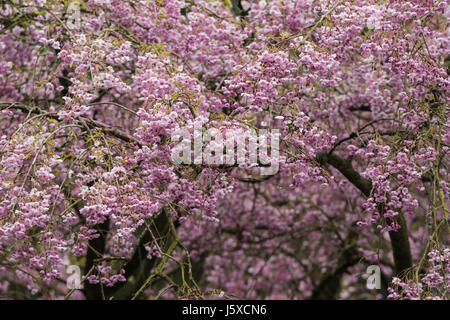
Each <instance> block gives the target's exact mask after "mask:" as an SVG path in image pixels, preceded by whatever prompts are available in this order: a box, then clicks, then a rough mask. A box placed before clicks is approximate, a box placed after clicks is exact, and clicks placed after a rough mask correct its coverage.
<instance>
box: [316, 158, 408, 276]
mask: <svg viewBox="0 0 450 320" xmlns="http://www.w3.org/2000/svg"><path fill="white" fill-rule="evenodd" d="M316 158H317V161H318V162H319V163H320V164H326V163H328V164H330V165H331V166H333V167H334V168H335V169H337V170H338V171H339V172H340V173H342V175H344V177H346V178H347V179H348V181H350V182H351V183H352V184H353V185H354V186H355V187H357V188H358V189H359V190H360V191H361V192H362V193H363V194H364V195H365V196H366V197H369V196H370V194H371V192H372V181H370V180H369V179H366V178H364V177H362V176H361V175H360V174H359V173H358V172H357V171H356V170H355V168H353V165H352V163H351V160H346V159H343V158H341V157H339V156H338V155H336V154H334V153H331V154H330V153H328V152H327V151H321V152H318V153H317V155H316ZM393 219H394V221H395V222H396V223H397V224H398V225H399V226H400V229H399V230H398V231H389V237H390V240H391V245H392V252H393V255H394V263H395V274H396V275H400V274H402V273H404V272H405V271H406V270H407V269H409V268H411V267H412V256H411V247H410V245H409V239H408V228H407V224H406V221H405V217H404V216H403V213H402V212H398V215H396V216H395V217H394V218H393Z"/></svg>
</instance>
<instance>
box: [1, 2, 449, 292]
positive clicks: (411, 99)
mask: <svg viewBox="0 0 450 320" xmlns="http://www.w3.org/2000/svg"><path fill="white" fill-rule="evenodd" d="M449 18H450V8H449V6H448V4H447V2H446V1H439V0H414V1H403V0H398V1H397V0H390V1H376V0H364V1H363V0H354V1H348V0H344V1H327V0H261V1H257V0H256V1H254V0H248V1H244V0H242V1H241V0H215V1H211V0H210V1H207V0H85V1H80V2H76V1H74V0H70V1H56V0H14V1H3V2H2V5H1V6H0V297H2V298H13V299H24V298H27V299H28V298H40V299H61V298H68V299H72V298H76V299H78V298H87V299H101V298H106V299H109V298H112V299H129V298H151V299H153V298H168V299H171V298H188V299H189V298H217V297H223V296H225V297H238V298H248V299H324V298H328V299H334V298H342V299H347V298H391V299H397V298H398V299H404V298H406V299H448V298H449V293H448V282H449V281H450V247H449V221H448V200H449V191H450V186H449V179H448V178H449V174H448V170H447V167H448V160H449V146H450V130H449V124H450V123H449V118H448V115H449V110H448V108H447V106H448V102H449V94H448V92H449V91H448V90H449V88H450V81H449V76H448V75H449V74H450V69H449V68H450V58H449V57H450V46H449V41H450V37H449V29H448V24H449ZM195 127H204V128H215V129H217V130H218V131H219V132H223V133H225V132H231V133H233V132H237V131H236V129H237V128H241V129H242V128H247V129H248V128H252V129H262V128H266V129H277V130H279V132H280V143H279V159H278V161H279V163H278V164H279V170H278V171H277V172H276V173H274V174H271V175H263V174H261V167H258V166H256V167H255V166H251V165H245V164H244V165H208V164H205V163H193V164H176V163H174V161H172V158H171V150H172V148H173V146H174V145H175V143H176V141H174V140H173V139H171V137H172V135H173V133H174V132H176V131H177V130H179V129H181V128H185V129H193V128H195ZM371 265H376V266H379V267H380V271H381V287H380V289H378V290H377V289H374V290H369V289H368V288H367V287H366V279H367V277H368V276H370V274H369V273H367V272H366V270H367V268H368V267H369V266H371ZM69 266H75V267H79V268H80V270H81V275H80V276H81V288H79V290H77V289H76V288H75V289H71V287H70V285H69V286H68V285H67V283H66V279H67V278H68V277H69V276H70V274H68V273H67V272H68V267H69ZM75 269H76V268H75ZM69 273H70V272H69ZM75 275H76V274H75ZM222 292H223V293H222Z"/></svg>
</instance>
